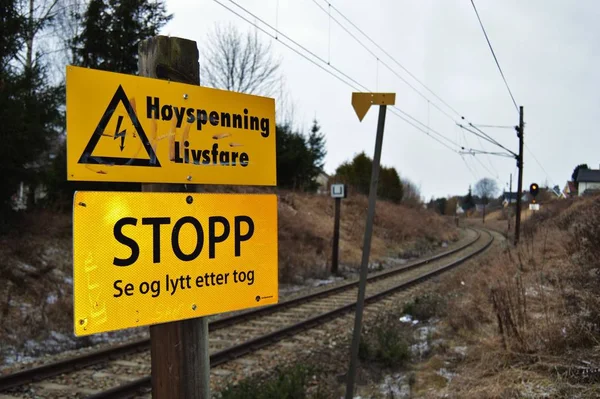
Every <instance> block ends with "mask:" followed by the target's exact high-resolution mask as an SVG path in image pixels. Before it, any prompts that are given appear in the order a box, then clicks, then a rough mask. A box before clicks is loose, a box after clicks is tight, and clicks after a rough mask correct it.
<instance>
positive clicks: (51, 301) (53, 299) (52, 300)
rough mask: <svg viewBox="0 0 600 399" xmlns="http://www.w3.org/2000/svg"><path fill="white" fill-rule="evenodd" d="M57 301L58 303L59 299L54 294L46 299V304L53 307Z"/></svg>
mask: <svg viewBox="0 0 600 399" xmlns="http://www.w3.org/2000/svg"><path fill="white" fill-rule="evenodd" d="M56 301H58V297H57V296H56V295H54V294H50V295H48V297H46V303H47V304H48V305H53V304H55V303H56Z"/></svg>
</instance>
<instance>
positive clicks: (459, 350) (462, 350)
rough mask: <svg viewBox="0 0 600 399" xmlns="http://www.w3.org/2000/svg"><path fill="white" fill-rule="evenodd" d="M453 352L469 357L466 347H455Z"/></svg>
mask: <svg viewBox="0 0 600 399" xmlns="http://www.w3.org/2000/svg"><path fill="white" fill-rule="evenodd" d="M452 350H453V351H454V352H456V353H458V354H459V355H460V356H462V357H466V356H467V347H466V346H455V347H454V348H452Z"/></svg>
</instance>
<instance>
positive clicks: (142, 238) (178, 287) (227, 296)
mask: <svg viewBox="0 0 600 399" xmlns="http://www.w3.org/2000/svg"><path fill="white" fill-rule="evenodd" d="M73 207H74V210H73V260H74V262H73V265H74V266H73V269H74V270H73V280H74V288H73V295H74V300H73V302H74V324H75V326H74V329H75V334H76V335H78V336H81V335H89V334H95V333H100V332H105V331H113V330H119V329H123V328H128V327H138V326H144V325H148V324H156V323H166V322H171V321H176V320H183V319H189V318H193V317H199V316H205V315H210V314H215V313H222V312H228V311H233V310H239V309H246V308H251V307H255V306H262V305H268V304H273V303H277V301H278V279H277V197H276V196H275V195H272V194H195V193H124V192H85V191H84V192H77V193H75V199H74V204H73Z"/></svg>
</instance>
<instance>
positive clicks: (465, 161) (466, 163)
mask: <svg viewBox="0 0 600 399" xmlns="http://www.w3.org/2000/svg"><path fill="white" fill-rule="evenodd" d="M460 158H461V159H462V160H463V162H464V163H465V165H466V167H467V169H469V172H471V174H472V175H473V177H474V178H475V180H479V177H478V176H477V175H476V174H475V172H474V171H473V169H471V166H469V164H468V162H467V160H466V159H465V157H464V156H463V155H462V154H461V155H460Z"/></svg>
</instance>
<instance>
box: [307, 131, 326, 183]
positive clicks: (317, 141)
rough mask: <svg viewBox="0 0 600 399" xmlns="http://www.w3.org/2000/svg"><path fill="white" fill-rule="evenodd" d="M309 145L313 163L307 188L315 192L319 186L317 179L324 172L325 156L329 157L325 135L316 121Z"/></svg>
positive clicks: (308, 141) (310, 134) (309, 135)
mask: <svg viewBox="0 0 600 399" xmlns="http://www.w3.org/2000/svg"><path fill="white" fill-rule="evenodd" d="M307 145H308V152H309V154H310V163H311V167H310V171H309V176H307V178H308V180H309V181H308V187H307V188H308V189H309V190H310V191H314V190H316V189H317V188H318V186H319V184H318V183H317V181H316V178H317V177H318V176H319V174H320V173H321V172H323V167H324V166H325V155H327V150H326V149H325V135H324V134H323V133H322V132H321V127H320V126H319V124H318V123H317V120H316V119H315V120H313V125H312V127H311V129H310V133H309V134H308V140H307Z"/></svg>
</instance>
